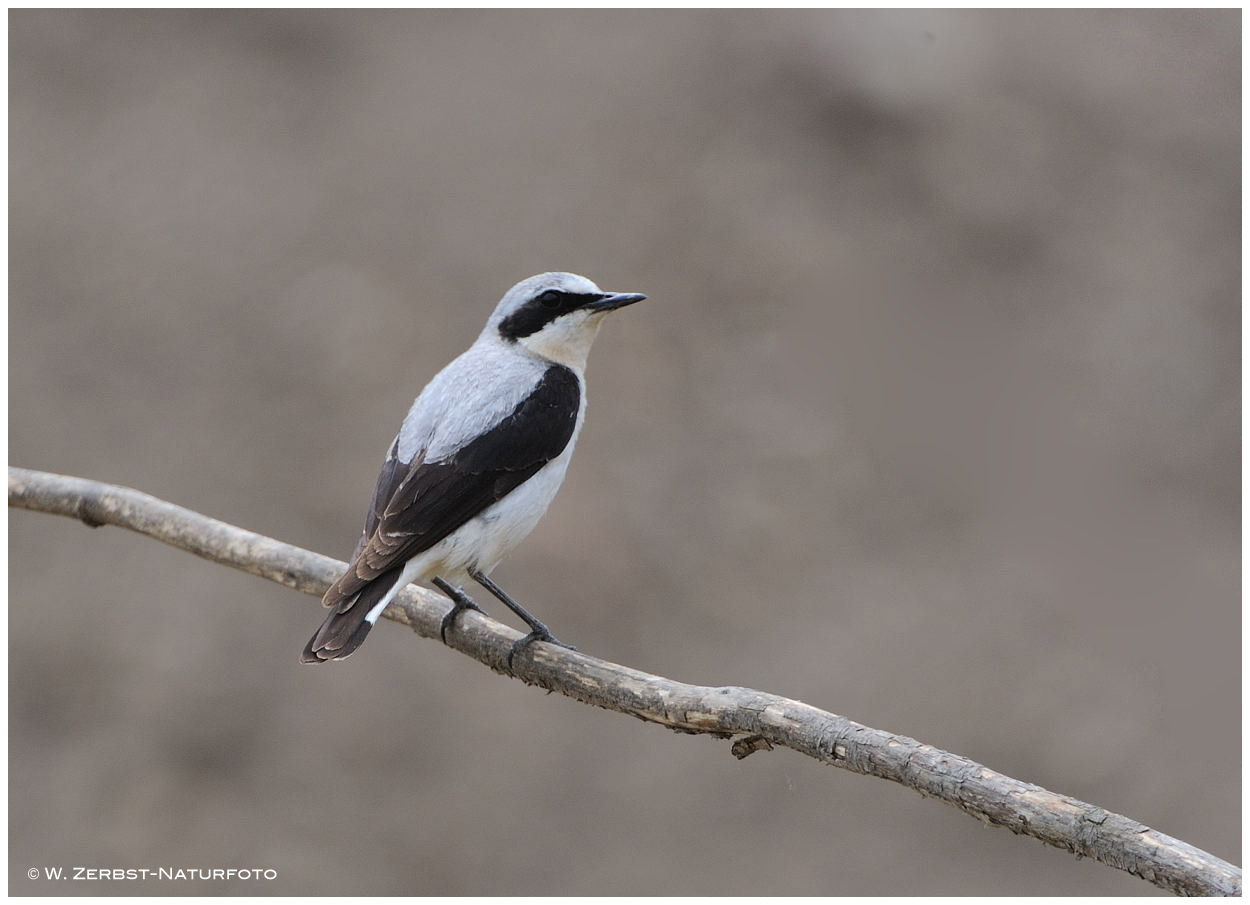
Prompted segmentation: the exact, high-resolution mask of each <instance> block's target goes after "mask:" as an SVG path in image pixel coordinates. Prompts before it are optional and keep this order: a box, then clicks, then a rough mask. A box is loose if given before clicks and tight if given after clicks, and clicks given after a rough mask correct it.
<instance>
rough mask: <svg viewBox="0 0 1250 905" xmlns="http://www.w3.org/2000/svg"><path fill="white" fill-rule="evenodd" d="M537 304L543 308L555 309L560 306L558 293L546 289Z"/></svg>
mask: <svg viewBox="0 0 1250 905" xmlns="http://www.w3.org/2000/svg"><path fill="white" fill-rule="evenodd" d="M538 303H539V304H540V305H542V306H543V307H544V308H555V307H556V306H557V305H559V304H560V293H558V292H556V291H555V290H554V289H548V290H547V291H546V292H544V293H543V294H542V295H540V296H539V297H538Z"/></svg>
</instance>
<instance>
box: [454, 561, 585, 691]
mask: <svg viewBox="0 0 1250 905" xmlns="http://www.w3.org/2000/svg"><path fill="white" fill-rule="evenodd" d="M469 577H470V578H472V579H473V580H474V581H476V582H477V583H478V584H480V585H481V586H482V587H484V588H485V589H486V590H488V591H490V592H491V593H492V594H494V595H495V597H497V598H498V599H499V601H500V602H501V603H502V604H503V605H504V606H506V607H507V608H508V609H510V610H512V612H514V613H516V614H517V615H518V616H520V617H521V618H522V619H523V620H525V624H526V625H528V626H529V627H530V633H529V634H528V635H526V636H525V637H524V638H521V639H520V640H519V641H517V642H516V643H515V644H513V645H512V649H511V650H509V651H508V669H509V670H511V669H512V658H513V657H515V656H516V655H517V652H518V651H521V650H523V649H525V648H526V647H527V646H529V645H530V644H533V643H534V642H535V641H546V642H547V643H548V644H555V645H557V646H558V647H567V648H568V649H569V650H577V648H575V647H574V646H573V645H571V644H565V643H564V642H563V641H561V640H560V639H559V638H557V637H556V636H555V635H553V634H551V629H549V628H547V626H545V625H543V624H542V623H541V622H539V621H538V620H537V619H535V618H534V616H533V615H532V614H531V613H530V612H529V611H528V610H527V609H525V607H523V606H521V604H519V603H517V602H516V601H515V600H513V599H512V598H511V597H509V596H508V592H507V591H505V590H504V589H503V588H501V587H499V585H497V584H495V583H494V582H493V581H491V580H490V578H489V577H488V576H487V575H486V573H484V572H481V571H478V570H477V569H470V570H469Z"/></svg>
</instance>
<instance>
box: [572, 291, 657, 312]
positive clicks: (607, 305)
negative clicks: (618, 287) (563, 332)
mask: <svg viewBox="0 0 1250 905" xmlns="http://www.w3.org/2000/svg"><path fill="white" fill-rule="evenodd" d="M645 298H646V296H645V295H643V294H642V293H641V292H605V293H603V294H602V295H600V296H599V298H597V299H594V300H593V301H590V302H587V303H586V304H585V305H582V307H583V308H585V309H586V310H587V311H595V312H599V311H615V310H616V309H617V308H624V307H625V306H626V305H632V304H633V303H634V302H641V301H642V300H643V299H645Z"/></svg>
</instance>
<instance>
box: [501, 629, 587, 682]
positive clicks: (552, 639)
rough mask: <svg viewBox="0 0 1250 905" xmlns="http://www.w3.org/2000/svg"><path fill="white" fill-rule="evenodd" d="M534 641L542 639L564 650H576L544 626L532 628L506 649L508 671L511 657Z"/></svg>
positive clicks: (509, 670)
mask: <svg viewBox="0 0 1250 905" xmlns="http://www.w3.org/2000/svg"><path fill="white" fill-rule="evenodd" d="M535 641H544V642H546V643H547V644H554V645H555V646H556V647H563V648H564V649H565V650H577V648H576V647H574V646H573V645H571V644H565V643H564V642H563V641H561V640H560V639H559V638H557V637H556V636H555V635H553V634H551V632H549V631H547V630H546V629H545V628H544V629H534V631H532V632H530V633H529V634H528V635H526V636H525V637H524V638H519V639H517V640H516V641H515V642H513V644H512V647H511V648H510V649H509V650H508V672H512V658H513V657H515V656H516V655H517V654H518V653H520V652H521V651H523V650H525V648H527V647H529V646H530V645H531V644H533V643H534V642H535Z"/></svg>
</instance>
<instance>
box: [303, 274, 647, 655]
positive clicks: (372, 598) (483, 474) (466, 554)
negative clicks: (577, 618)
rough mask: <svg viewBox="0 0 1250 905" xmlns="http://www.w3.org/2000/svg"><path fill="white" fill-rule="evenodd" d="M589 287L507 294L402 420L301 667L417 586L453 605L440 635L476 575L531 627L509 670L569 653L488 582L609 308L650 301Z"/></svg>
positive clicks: (568, 428) (570, 427) (348, 646)
mask: <svg viewBox="0 0 1250 905" xmlns="http://www.w3.org/2000/svg"><path fill="white" fill-rule="evenodd" d="M644 298H646V296H644V295H641V294H639V293H620V292H603V291H602V290H600V289H599V287H598V286H596V285H595V284H594V283H592V282H591V281H590V280H588V279H586V278H585V277H581V276H578V275H576V274H572V273H542V274H539V275H538V276H534V277H530V278H529V279H528V280H522V281H521V282H520V283H517V284H516V285H515V286H513V287H512V288H511V289H509V290H508V291H507V293H505V294H504V297H503V298H502V299H501V300H500V302H499V304H498V306H496V308H495V311H494V313H493V314H491V316H490V319H489V320H487V321H486V327H485V329H483V330H482V333H481V335H480V336H478V338H477V341H476V342H474V343H473V345H471V346H470V347H469V348H468V350H467V351H466V352H464V354H462V355H461V356H460V357H459V358H457V359H455V360H454V361H452V362H451V364H449V365H447V367H445V368H443V370H442V371H440V372H439V373H438V375H436V376H435V377H434V379H433V380H431V381H430V382H429V383H428V384H427V385H426V387H425V389H424V390H422V391H421V395H420V396H418V397H417V399H416V401H415V402H414V403H413V404H412V408H411V409H409V410H408V416H407V417H406V418H404V422H403V424H402V425H401V426H400V428H399V434H398V436H396V437H395V441H394V442H393V443H392V444H391V448H390V451H389V452H388V453H387V454H386V461H385V462H383V464H382V473H381V474H380V475H379V476H378V482H377V487H376V488H375V489H374V491H373V500H372V502H371V503H370V504H369V510H368V512H367V513H366V514H365V526H364V531H363V533H362V534H361V537H360V541H359V542H358V543H357V544H356V551H355V553H354V554H353V555H352V559H351V565H349V566H348V568H347V571H346V572H344V573H343V575H342V577H340V578H339V580H338V581H336V582H335V583H334V584H333V585H331V586H330V589H329V590H328V591H327V592H326V595H325V597H324V598H323V600H322V602H323V603H324V604H325V606H327V607H329V608H330V615H329V616H327V617H326V620H325V622H324V623H322V625H321V628H320V629H318V630H317V633H316V634H315V635H313V637H312V639H311V640H310V641H309V642H308V645H307V646H306V647H305V648H304V653H303V656H301V658H300V659H301V661H302V662H304V663H324V662H325V661H327V660H339V659H342V658H343V657H346V656H348V655H349V654H351V653H352V652H353V651H354V650H356V648H358V647H359V646H360V645H361V643H362V642H363V641H364V640H365V636H366V635H368V634H369V629H371V628H372V627H373V624H374V623H375V622H377V620H378V617H379V616H381V615H382V611H383V610H385V609H386V606H387V604H389V603H390V602H391V600H392V599H393V598H394V597H395V595H396V594H398V593H399V591H400V590H401V589H403V588H404V587H405V586H406V585H407V584H409V583H410V582H413V581H431V582H432V583H433V584H435V585H436V586H437V587H438V588H439V589H440V590H442V591H443V593H445V594H447V595H448V597H450V598H451V600H452V604H453V605H452V608H451V610H449V611H448V613H447V615H446V616H445V617H444V618H443V624H442V635H443V640H444V641H446V640H447V629H448V628H449V627H450V626H451V625H452V624H453V623H454V621H455V618H456V616H457V615H459V613H460V612H462V611H463V610H465V609H479V608H478V606H477V604H476V603H474V602H473V600H472V599H471V598H470V597H469V596H468V595H467V594H465V593H464V591H463V590H462V589H461V588H460V587H459V585H460V584H463V583H464V582H465V581H467V579H469V578H472V579H473V580H474V581H476V582H478V583H479V584H480V585H482V586H483V587H484V588H486V590H488V591H489V592H490V593H491V594H493V595H494V596H495V597H497V598H498V599H499V600H500V601H502V602H503V603H504V604H505V605H507V606H508V608H509V609H511V610H512V611H513V612H515V613H516V614H517V615H518V616H520V617H521V618H522V619H523V620H525V623H526V624H527V625H528V626H529V628H530V632H529V634H527V635H526V636H525V637H524V638H521V639H520V640H519V641H517V642H516V644H514V645H513V646H512V649H511V650H510V651H509V653H508V665H509V667H511V665H512V658H513V657H514V656H515V655H516V654H517V653H518V652H519V651H521V650H522V649H523V648H524V647H525V646H526V645H528V644H530V643H532V642H535V641H547V642H550V643H553V644H561V645H562V646H567V645H563V644H562V642H560V641H559V640H557V639H556V638H555V636H554V635H552V634H551V632H550V631H549V630H548V629H547V627H546V626H545V625H543V624H542V623H541V622H539V621H538V620H537V619H536V618H534V617H533V616H532V615H531V614H530V613H529V612H527V611H526V610H525V608H524V607H522V606H521V605H520V604H519V603H517V602H516V601H515V600H513V599H512V598H511V597H509V596H508V595H507V594H506V593H505V592H504V591H503V589H502V588H500V587H499V586H498V585H497V584H495V583H494V582H493V581H492V580H491V579H490V577H489V576H490V572H491V570H492V569H494V568H495V566H497V565H498V564H499V562H500V560H502V559H503V558H504V557H505V556H506V555H507V554H508V553H509V552H510V551H511V550H512V548H513V547H515V546H516V545H517V544H519V543H520V542H521V541H522V540H523V539H524V538H525V536H526V535H527V534H529V533H530V531H532V530H533V528H534V526H535V525H537V524H538V520H539V519H540V518H542V516H543V513H544V512H546V511H547V507H548V506H549V505H550V504H551V500H552V498H554V497H555V495H556V491H557V490H559V489H560V484H561V483H562V482H563V481H564V473H565V471H566V470H567V469H568V466H569V458H570V457H571V456H572V454H573V445H574V444H575V443H576V442H577V435H578V433H579V432H580V430H581V427H582V419H583V418H584V417H585V414H586V381H585V369H586V355H587V353H589V351H590V346H591V344H592V343H593V342H594V340H595V336H596V335H598V333H599V328H600V326H602V324H603V320H604V318H605V317H606V315H607V314H608V312H610V311H615V310H616V309H618V308H623V307H625V306H626V305H632V304H633V303H634V302H639V301H642V300H643V299H644Z"/></svg>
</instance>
